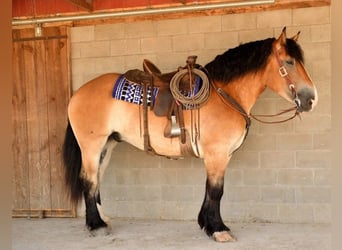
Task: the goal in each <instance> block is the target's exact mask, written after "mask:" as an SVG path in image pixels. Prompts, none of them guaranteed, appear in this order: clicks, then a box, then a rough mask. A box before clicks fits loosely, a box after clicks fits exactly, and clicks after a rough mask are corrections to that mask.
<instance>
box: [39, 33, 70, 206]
mask: <svg viewBox="0 0 342 250" xmlns="http://www.w3.org/2000/svg"><path fill="white" fill-rule="evenodd" d="M60 29H61V30H60V33H62V34H63V35H65V36H66V35H67V34H66V33H67V31H66V28H65V27H61V28H60ZM45 42H46V44H47V46H46V57H47V58H48V59H47V60H46V65H47V72H46V80H47V83H48V85H47V93H48V127H49V142H50V144H49V145H50V168H51V177H50V178H51V209H58V208H69V209H72V208H71V204H70V203H69V200H68V199H67V197H66V195H65V194H66V190H65V183H64V175H63V173H64V172H63V165H62V161H61V159H62V144H63V139H64V133H65V128H66V125H67V105H68V102H69V98H70V95H71V87H70V86H71V84H70V70H69V68H70V65H69V62H70V58H69V54H70V53H69V49H70V44H69V40H68V39H66V38H59V39H53V40H47V41H45Z"/></svg>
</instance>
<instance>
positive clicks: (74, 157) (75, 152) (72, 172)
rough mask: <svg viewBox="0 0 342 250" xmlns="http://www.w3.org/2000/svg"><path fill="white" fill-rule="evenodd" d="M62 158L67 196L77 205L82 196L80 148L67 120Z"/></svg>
mask: <svg viewBox="0 0 342 250" xmlns="http://www.w3.org/2000/svg"><path fill="white" fill-rule="evenodd" d="M63 160H64V166H65V183H66V185H67V190H68V191H69V197H70V200H71V202H72V203H73V204H75V205H77V203H78V201H79V200H81V198H82V195H83V188H84V183H83V180H82V178H81V177H80V172H81V166H82V158H81V150H80V147H79V145H78V143H77V140H76V137H75V134H74V132H73V131H72V128H71V126H70V122H68V126H67V129H66V131H65V138H64V144H63Z"/></svg>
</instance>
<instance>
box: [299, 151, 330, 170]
mask: <svg viewBox="0 0 342 250" xmlns="http://www.w3.org/2000/svg"><path fill="white" fill-rule="evenodd" d="M296 166H297V167H299V168H330V167H331V152H330V151H329V150H314V151H313V150H307V151H297V153H296Z"/></svg>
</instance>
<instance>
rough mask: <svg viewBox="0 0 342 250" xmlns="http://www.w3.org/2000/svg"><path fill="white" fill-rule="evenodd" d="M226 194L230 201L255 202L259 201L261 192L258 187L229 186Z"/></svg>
mask: <svg viewBox="0 0 342 250" xmlns="http://www.w3.org/2000/svg"><path fill="white" fill-rule="evenodd" d="M226 196H227V200H228V201H231V202H252V201H253V202H256V201H260V198H261V193H260V188H259V187H245V186H242V187H230V188H228V189H227V193H226Z"/></svg>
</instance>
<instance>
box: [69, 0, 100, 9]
mask: <svg viewBox="0 0 342 250" xmlns="http://www.w3.org/2000/svg"><path fill="white" fill-rule="evenodd" d="M68 1H69V2H72V3H73V4H75V5H77V6H79V7H82V8H84V9H86V10H88V11H93V9H94V8H93V3H92V0H68Z"/></svg>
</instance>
